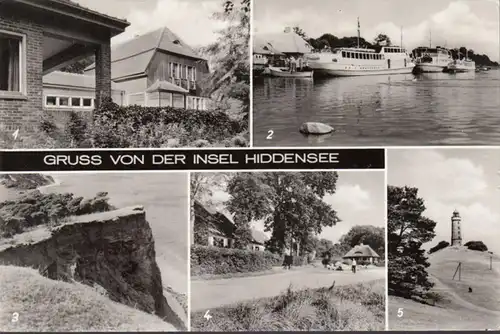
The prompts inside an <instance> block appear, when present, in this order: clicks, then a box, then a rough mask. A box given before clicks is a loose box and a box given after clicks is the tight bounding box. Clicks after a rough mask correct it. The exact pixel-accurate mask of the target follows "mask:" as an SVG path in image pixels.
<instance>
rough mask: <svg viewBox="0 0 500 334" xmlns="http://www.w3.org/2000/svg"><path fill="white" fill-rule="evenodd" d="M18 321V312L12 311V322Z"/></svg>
mask: <svg viewBox="0 0 500 334" xmlns="http://www.w3.org/2000/svg"><path fill="white" fill-rule="evenodd" d="M18 321H19V313H17V312H14V313H12V322H18Z"/></svg>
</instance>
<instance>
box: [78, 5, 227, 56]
mask: <svg viewBox="0 0 500 334" xmlns="http://www.w3.org/2000/svg"><path fill="white" fill-rule="evenodd" d="M73 1H75V2H77V3H79V4H80V5H82V6H85V7H87V8H90V9H93V10H96V11H98V12H100V13H103V14H107V15H111V16H113V17H117V18H120V19H127V20H128V21H129V22H130V26H129V27H128V28H127V29H126V31H125V32H124V33H122V34H120V35H118V36H116V37H114V38H113V39H112V43H113V44H118V43H121V42H124V41H127V40H129V39H131V38H133V37H134V36H136V35H142V34H144V33H146V32H149V31H151V30H155V29H157V28H161V27H164V26H167V27H168V28H169V29H170V30H172V31H173V32H174V33H176V34H177V35H179V37H180V38H182V39H183V40H184V41H185V42H186V43H187V44H189V45H191V46H192V47H197V46H203V45H207V44H210V43H212V42H215V41H216V39H217V34H216V31H218V30H219V29H221V28H223V27H224V24H223V23H221V22H219V21H217V20H213V19H212V18H211V16H212V14H213V13H214V12H217V11H220V10H221V9H222V1H221V0H73Z"/></svg>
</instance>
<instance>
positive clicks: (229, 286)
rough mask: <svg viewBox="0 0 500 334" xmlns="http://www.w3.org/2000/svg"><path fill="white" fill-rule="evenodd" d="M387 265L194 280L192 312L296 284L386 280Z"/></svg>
mask: <svg viewBox="0 0 500 334" xmlns="http://www.w3.org/2000/svg"><path fill="white" fill-rule="evenodd" d="M385 276H386V268H384V267H373V268H370V269H360V270H359V271H358V272H357V273H356V274H353V273H352V272H351V271H343V272H342V271H330V270H327V269H324V268H322V267H304V268H297V267H295V268H292V270H290V271H286V270H283V272H278V273H276V274H270V275H262V276H250V277H238V278H228V279H217V280H200V281H191V293H190V297H191V311H192V312H196V311H207V310H210V308H216V307H219V306H224V305H229V304H233V303H237V302H242V301H247V300H251V299H254V298H265V297H273V296H277V295H279V294H280V293H281V292H283V291H284V290H286V289H287V288H288V286H289V285H290V284H292V289H293V290H302V289H306V288H320V287H329V286H331V285H332V283H333V281H335V286H339V285H348V284H356V283H361V282H368V281H373V280H378V279H384V278H385Z"/></svg>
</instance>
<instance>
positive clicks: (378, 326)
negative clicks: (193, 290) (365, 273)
mask: <svg viewBox="0 0 500 334" xmlns="http://www.w3.org/2000/svg"><path fill="white" fill-rule="evenodd" d="M205 312H206V311H200V312H196V313H193V314H192V316H191V319H192V329H193V330H194V331H203V332H210V331H217V332H219V331H231V332H237V331H245V332H246V331H249V332H261V331H266V332H274V331H305V332H307V331H325V332H332V331H365V330H366V331H377V330H383V329H384V328H385V282H384V281H383V280H378V281H374V282H370V283H361V284H356V285H343V286H339V287H334V288H333V289H329V288H328V287H326V288H320V289H305V290H296V289H293V286H289V287H288V289H286V290H285V291H283V292H282V293H281V294H280V295H279V296H276V297H271V298H261V299H255V300H253V301H249V302H243V303H239V304H236V305H230V306H224V307H219V308H215V309H211V310H210V312H211V314H212V315H213V318H212V320H211V321H206V319H205V318H204V317H203V316H204V314H205Z"/></svg>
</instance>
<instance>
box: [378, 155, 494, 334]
mask: <svg viewBox="0 0 500 334" xmlns="http://www.w3.org/2000/svg"><path fill="white" fill-rule="evenodd" d="M499 153H500V150H499V149H498V148H494V149H489V148H475V149H471V148H453V149H451V148H450V149H432V148H426V149H423V148H419V149H390V150H388V158H387V159H388V168H387V179H388V189H387V196H388V197H387V210H388V212H387V216H388V222H387V228H388V245H387V251H388V294H389V299H388V305H389V307H388V309H389V311H388V312H389V325H388V327H389V330H408V329H411V330H497V329H498V328H499V327H498V326H499V324H500V322H499V321H500V320H499V319H500V307H499V304H498V299H499V297H500V257H499V255H498V254H499V252H500V249H499V247H498V242H497V239H498V235H499V232H500V230H499V224H498V221H499V219H500V212H499V209H498V207H499V206H498V200H499V196H500V193H499V191H500V190H499V184H500V183H499V182H500V178H499V168H500V154H499Z"/></svg>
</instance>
